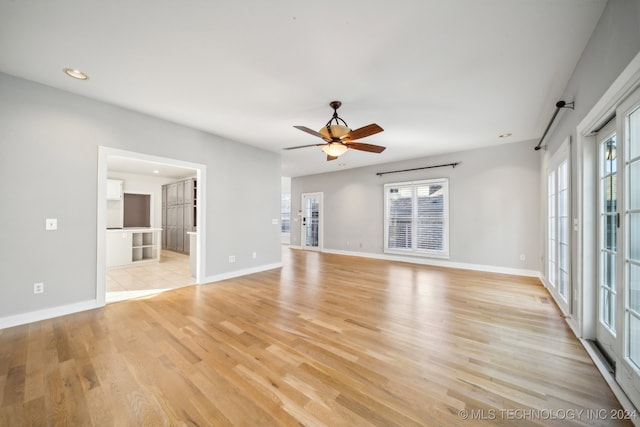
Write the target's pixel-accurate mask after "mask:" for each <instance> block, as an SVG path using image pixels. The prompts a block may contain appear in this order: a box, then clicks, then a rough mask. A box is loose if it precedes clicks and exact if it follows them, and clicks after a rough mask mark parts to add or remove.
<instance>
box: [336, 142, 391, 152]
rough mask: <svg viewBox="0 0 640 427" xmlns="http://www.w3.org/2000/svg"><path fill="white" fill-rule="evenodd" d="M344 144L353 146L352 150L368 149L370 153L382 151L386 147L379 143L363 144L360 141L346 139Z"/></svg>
mask: <svg viewBox="0 0 640 427" xmlns="http://www.w3.org/2000/svg"><path fill="white" fill-rule="evenodd" d="M345 144H347V147H349V148H353V149H354V150H360V151H368V152H370V153H382V152H383V151H384V150H385V149H386V148H387V147H383V146H381V145H373V144H363V143H362V142H349V141H347V142H345Z"/></svg>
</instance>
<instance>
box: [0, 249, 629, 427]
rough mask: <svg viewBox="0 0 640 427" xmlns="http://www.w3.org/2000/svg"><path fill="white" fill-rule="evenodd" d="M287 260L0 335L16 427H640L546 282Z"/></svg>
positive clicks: (0, 373) (3, 394)
mask: <svg viewBox="0 0 640 427" xmlns="http://www.w3.org/2000/svg"><path fill="white" fill-rule="evenodd" d="M282 255H283V267H282V268H279V269H274V270H269V271H265V272H261V273H256V274H251V275H247V276H243V277H238V278H234V279H229V280H225V281H221V282H217V283H213V284H210V285H202V286H187V287H183V288H179V289H175V290H172V291H170V292H165V293H162V294H158V295H155V296H152V297H146V298H140V299H138V300H130V301H124V302H120V303H114V304H110V305H108V306H107V307H105V308H103V309H98V310H92V311H87V312H83V313H77V314H74V315H70V316H64V317H60V318H56V319H50V320H45V321H42V322H37V323H33V324H30V325H23V326H19V327H15V328H8V329H4V330H0V425H8V426H19V425H82V426H103V425H126V426H129V425H154V426H155V425H192V426H209V425H216V426H218V425H219V426H227V425H228V426H232V425H233V426H236V425H241V426H242V425H246V426H273V425H282V426H297V425H318V426H321V425H326V426H355V425H357V426H372V425H398V426H411V425H427V426H458V425H460V426H469V425H471V426H474V425H477V426H482V425H504V426H509V425H513V424H514V423H515V424H517V425H519V426H547V425H630V423H624V422H616V421H614V420H611V419H597V418H594V417H591V418H588V417H583V418H579V419H558V418H554V419H549V418H548V417H547V418H544V417H540V416H539V415H540V413H541V411H543V412H542V413H544V411H547V412H546V414H547V415H549V414H557V413H559V412H558V411H560V413H561V411H568V410H573V411H577V410H589V409H590V410H594V409H595V410H604V411H610V410H615V409H619V408H620V406H619V404H618V402H617V401H616V399H615V397H614V396H613V394H612V392H611V390H610V389H609V388H608V387H607V385H606V383H605V382H604V380H603V379H602V377H601V376H600V374H599V372H598V371H597V369H596V368H595V366H594V365H593V363H592V361H591V360H590V359H589V357H588V355H587V353H586V352H585V350H584V349H583V348H582V345H581V344H580V342H579V341H578V340H577V339H576V338H575V337H574V335H573V334H572V332H571V330H570V329H569V327H568V326H567V325H566V323H565V321H564V319H563V318H562V316H561V315H560V311H559V310H558V308H557V307H556V306H555V304H554V303H553V301H552V300H551V298H550V296H549V294H548V292H547V291H546V289H544V287H542V286H541V284H540V282H539V281H538V280H537V279H533V278H527V277H518V276H509V275H500V274H493V273H481V272H473V271H465V270H453V269H446V268H439V267H428V266H423V265H414V264H405V263H398V262H390V261H384V260H372V259H364V258H357V257H346V256H340V255H333V254H322V253H315V252H305V251H300V250H291V249H288V248H284V249H283V252H282ZM149 274H150V277H152V271H151V270H149ZM157 277H161V275H158V276H157ZM465 411H466V412H465ZM515 411H520V412H515ZM526 411H528V412H526ZM553 411H556V412H553ZM461 414H467V415H468V416H469V418H464V417H462V415H461ZM536 414H538V415H537V416H536ZM515 415H519V418H517V419H516V418H514V416H515ZM483 417H485V418H483Z"/></svg>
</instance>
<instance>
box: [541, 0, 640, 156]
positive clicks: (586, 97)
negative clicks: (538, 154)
mask: <svg viewBox="0 0 640 427" xmlns="http://www.w3.org/2000/svg"><path fill="white" fill-rule="evenodd" d="M639 51H640V1H639V0H609V1H608V2H607V6H606V7H605V9H604V11H603V12H602V16H601V17H600V20H599V21H598V24H597V25H596V28H595V30H594V31H593V34H592V35H591V38H590V40H589V42H588V43H587V46H586V47H585V49H584V52H583V53H582V56H581V58H580V60H579V61H578V64H577V65H576V68H575V70H574V71H573V74H572V76H571V78H570V79H569V83H568V84H567V87H566V89H565V91H564V94H563V96H562V99H563V100H565V101H567V102H571V101H575V110H562V114H560V115H558V119H556V122H555V123H554V125H553V127H552V128H551V132H550V133H549V135H548V136H547V138H546V140H545V142H544V143H545V144H546V145H548V149H549V151H550V152H555V151H556V149H557V148H558V146H559V145H560V144H561V143H562V141H563V140H564V139H565V138H566V137H567V136H570V135H571V136H573V140H575V132H576V126H577V125H578V123H580V121H581V120H582V119H583V118H584V117H585V116H586V115H587V113H588V112H589V111H590V110H591V109H592V108H593V106H594V105H595V104H596V102H598V100H599V99H600V98H601V97H602V95H603V94H604V93H605V91H606V90H607V89H608V88H609V86H611V84H612V83H613V81H614V80H615V79H616V78H617V77H618V76H619V75H620V73H621V72H622V70H624V68H625V67H626V66H627V65H628V64H629V62H631V60H632V59H633V58H634V57H635V56H636V54H637V53H638V52H639ZM553 109H554V106H553V105H550V106H549V116H551V113H552V112H553ZM574 154H575V153H574Z"/></svg>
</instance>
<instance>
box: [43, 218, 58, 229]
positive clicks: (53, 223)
mask: <svg viewBox="0 0 640 427" xmlns="http://www.w3.org/2000/svg"><path fill="white" fill-rule="evenodd" d="M44 229H45V230H47V231H53V230H57V229H58V219H57V218H47V219H46V220H45V221H44Z"/></svg>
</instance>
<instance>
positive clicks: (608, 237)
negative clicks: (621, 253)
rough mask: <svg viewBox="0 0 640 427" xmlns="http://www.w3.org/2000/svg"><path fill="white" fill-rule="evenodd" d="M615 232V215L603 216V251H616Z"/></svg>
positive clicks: (616, 230)
mask: <svg viewBox="0 0 640 427" xmlns="http://www.w3.org/2000/svg"><path fill="white" fill-rule="evenodd" d="M617 232H618V228H617V224H616V215H605V217H604V230H603V233H604V247H605V249H609V250H611V251H615V250H616V240H617V239H616V236H617Z"/></svg>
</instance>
